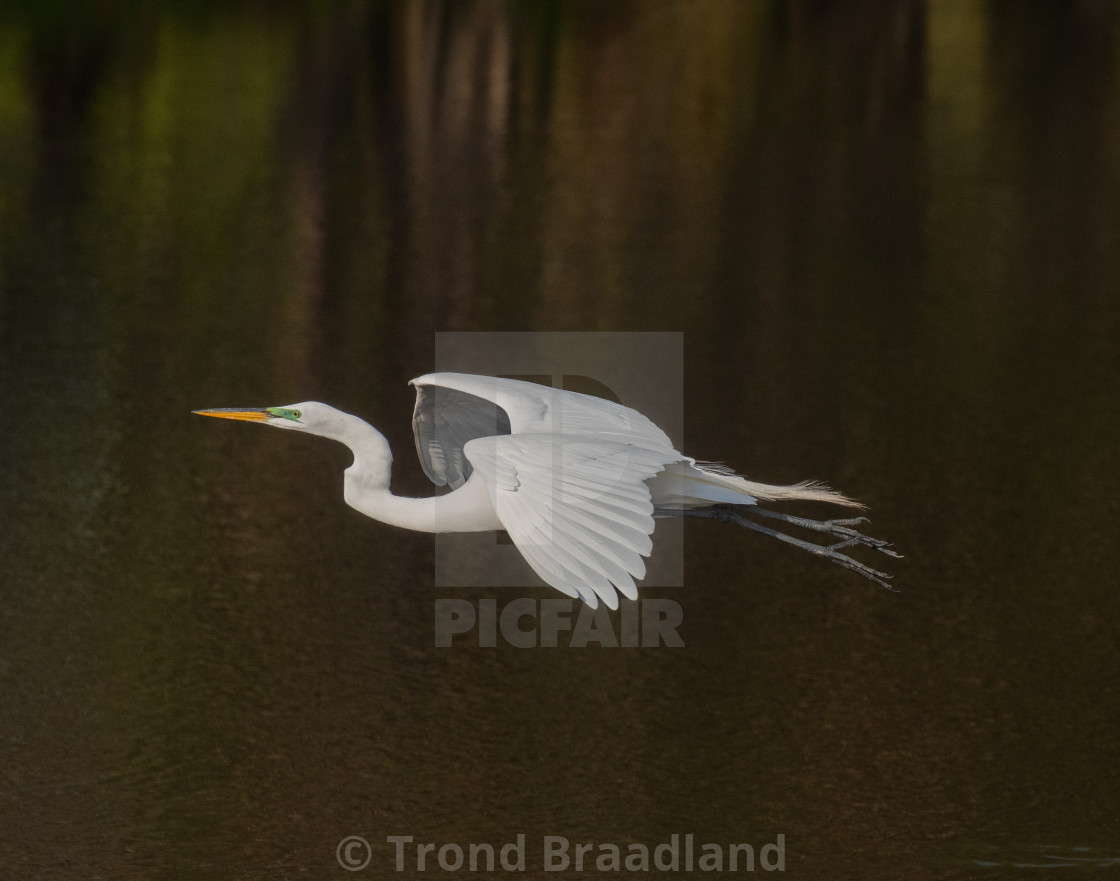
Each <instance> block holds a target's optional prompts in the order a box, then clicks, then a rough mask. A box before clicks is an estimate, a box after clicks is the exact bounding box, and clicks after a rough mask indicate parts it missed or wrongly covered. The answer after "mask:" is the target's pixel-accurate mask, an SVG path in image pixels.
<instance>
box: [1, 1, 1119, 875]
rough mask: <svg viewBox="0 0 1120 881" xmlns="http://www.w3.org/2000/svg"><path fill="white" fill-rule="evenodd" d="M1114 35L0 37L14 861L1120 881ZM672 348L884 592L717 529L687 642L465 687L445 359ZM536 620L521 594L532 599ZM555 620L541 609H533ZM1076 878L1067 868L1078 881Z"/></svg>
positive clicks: (383, 8) (687, 16)
mask: <svg viewBox="0 0 1120 881" xmlns="http://www.w3.org/2000/svg"><path fill="white" fill-rule="evenodd" d="M1118 27H1120V20H1118V18H1117V15H1116V8H1115V4H1113V3H1111V2H1107V0H1081V2H1071V3H1061V4H1059V3H1047V2H1041V0H1030V2H1001V0H990V2H966V0H961V2H951V0H936V2H933V0H931V2H921V0H884V2H879V3H866V2H863V3H861V2H851V3H823V2H811V0H794V2H777V0H774V2H767V0H756V2H749V3H747V2H741V3H740V2H729V0H691V2H669V0H649V2H642V3H637V2H620V3H611V4H603V3H592V2H565V0H554V2H542V3H532V4H529V3H520V4H517V3H499V2H456V3H436V2H428V3H425V2H343V3H322V4H300V3H294V2H292V3H260V2H254V3H185V2H170V0H168V2H163V3H151V4H133V3H126V2H113V0H110V2H104V3H97V4H63V3H57V2H49V3H36V4H30V3H24V4H20V3H14V4H6V5H5V6H4V7H3V8H2V9H0V386H2V391H3V398H2V401H3V411H2V416H0V418H2V419H3V429H2V431H0V475H2V480H0V524H2V525H0V570H2V572H0V708H2V709H0V713H2V715H0V769H2V771H0V865H4V866H5V867H7V870H8V871H10V872H11V873H12V876H13V877H16V876H19V877H36V878H69V877H87V878H110V877H112V878H139V877H144V878H197V877H213V876H215V875H219V874H220V875H223V876H228V877H238V878H275V877H279V876H284V877H290V876H296V875H307V876H315V877H334V876H336V875H339V876H341V875H342V874H344V873H343V870H342V869H341V868H340V867H339V866H338V864H337V862H336V855H335V848H336V845H337V844H338V842H339V841H340V840H341V839H343V838H344V837H346V836H348V835H361V836H363V837H365V838H367V839H368V840H369V841H370V842H371V843H372V845H373V849H374V853H373V861H372V863H371V865H370V866H369V868H368V869H366V870H365V873H364V875H365V876H366V877H399V876H397V875H396V873H395V872H394V871H393V867H392V847H391V846H390V845H388V844H386V843H385V838H386V836H389V835H413V836H415V837H416V839H417V840H418V841H431V842H436V843H443V842H459V843H461V844H466V843H470V842H483V841H485V842H492V843H496V844H501V843H504V842H506V841H511V840H513V838H514V836H515V835H516V834H518V833H524V834H526V835H527V840H528V842H529V845H528V866H527V868H528V869H529V871H528V872H527V873H526V874H527V875H529V876H535V875H537V874H539V871H538V870H539V868H540V839H541V836H542V835H545V834H553V835H565V836H567V837H569V838H570V839H571V840H572V841H573V842H574V841H596V842H604V841H607V842H615V843H620V844H622V845H625V844H626V843H629V842H645V843H648V844H649V845H651V846H652V845H655V844H657V843H660V842H662V841H665V840H667V839H668V836H669V835H670V834H672V833H679V834H681V835H683V834H685V833H694V834H695V835H696V836H697V840H698V841H713V842H721V843H731V842H739V841H746V842H752V843H755V844H756V845H761V844H765V843H767V842H770V841H773V840H775V838H776V836H777V835H778V834H779V833H781V834H783V835H784V836H785V843H786V844H785V847H786V871H787V872H788V873H789V874H790V875H792V876H796V877H802V878H810V879H813V878H832V879H835V878H849V877H851V878H857V877H858V878H899V877H909V878H950V877H969V878H997V877H1007V876H1008V873H1028V874H1030V873H1031V872H1032V871H1033V870H1032V869H1031V868H1029V867H1030V866H1035V865H1049V864H1050V863H1060V864H1061V866H1062V869H1061V871H1063V872H1072V873H1075V874H1078V875H1079V874H1080V872H1079V868H1082V867H1088V866H1101V865H1109V864H1113V863H1114V862H1115V859H1116V858H1117V856H1118V855H1120V835H1118V834H1117V826H1116V818H1117V816H1118V815H1120V762H1118V761H1117V758H1118V757H1117V742H1116V736H1115V722H1116V719H1117V718H1118V717H1117V703H1118V701H1120V690H1118V685H1120V657H1118V655H1120V639H1118V634H1117V621H1118V620H1120V614H1118V612H1120V609H1118V605H1120V600H1118V599H1117V591H1116V590H1115V582H1114V580H1113V579H1114V577H1115V575H1114V573H1115V571H1116V569H1117V564H1118V563H1120V559H1118V557H1120V554H1118V540H1117V530H1116V522H1117V519H1116V515H1117V512H1118V508H1117V502H1116V499H1117V497H1118V495H1120V486H1118V484H1120V468H1118V467H1117V461H1116V450H1117V437H1120V407H1118V406H1117V404H1118V402H1120V325H1118V319H1120V302H1118V298H1117V294H1116V292H1117V290H1120V249H1117V247H1116V243H1117V241H1120V139H1118V138H1117V136H1116V133H1117V132H1118V131H1120V126H1118V123H1120V118H1118V117H1120V68H1118V65H1117V47H1118V45H1120V31H1118ZM534 330H540V331H546V330H547V331H567V330H571V331H623V330H624V331H652V330H656V331H681V332H683V333H684V335H685V336H684V339H685V403H686V414H685V416H686V418H685V445H686V449H687V450H688V451H689V452H690V453H691V454H693V455H695V456H698V457H702V458H709V459H717V460H722V461H726V462H728V463H729V464H731V465H733V466H735V467H737V468H739V469H740V470H743V471H745V472H746V473H748V474H749V475H750V476H752V477H755V478H757V479H760V480H765V481H770V482H786V481H793V480H799V479H803V478H822V479H826V480H828V481H830V482H831V483H832V484H833V485H835V486H837V487H840V488H842V489H843V490H845V491H846V492H849V493H851V494H853V495H855V496H857V497H859V498H861V499H862V500H864V501H865V502H867V503H868V504H869V505H870V506H871V510H872V515H873V517H874V519H875V523H874V529H873V532H874V533H875V534H878V535H882V536H884V537H887V538H890V539H892V540H894V541H895V542H896V543H897V545H898V546H899V547H900V548H901V549H903V550H904V552H905V553H906V559H905V560H904V561H901V562H900V563H899V564H898V565H897V566H896V567H895V571H896V573H897V583H898V585H899V586H900V588H901V589H902V592H901V593H900V594H899V595H893V594H889V593H887V592H885V591H882V590H880V589H878V588H876V587H874V586H873V585H871V584H869V583H864V582H863V581H861V580H860V579H858V578H856V577H854V576H852V575H851V574H850V573H846V572H844V571H842V570H839V569H837V568H835V567H830V566H827V565H824V564H823V563H821V562H820V561H819V560H815V559H812V558H809V557H808V555H804V554H798V553H797V552H796V551H794V550H792V549H788V548H785V547H784V546H781V545H779V544H777V543H775V542H771V541H767V540H766V539H764V538H763V537H761V536H757V535H754V534H729V532H728V530H727V529H726V528H723V529H721V528H720V527H719V526H718V525H716V524H709V523H702V522H697V523H689V524H687V526H688V529H687V530H686V536H687V544H686V558H685V559H686V570H685V571H686V585H685V587H683V588H663V589H662V588H659V589H657V590H656V591H655V593H656V594H658V595H664V596H670V597H673V598H675V599H677V600H678V601H679V602H680V603H681V604H682V606H683V607H684V609H685V623H684V625H683V627H682V629H681V635H682V636H683V638H684V640H685V643H686V646H685V648H683V649H678V650H668V649H661V650H636V649H618V650H609V649H602V650H596V649H588V650H584V651H576V650H560V649H557V650H543V649H537V650H519V649H514V648H510V647H508V646H505V647H498V648H494V649H479V648H477V647H472V646H471V645H469V644H466V643H464V644H462V645H456V647H454V648H453V649H436V648H435V647H434V646H433V639H432V623H431V622H432V610H433V601H434V599H435V598H436V597H437V596H439V595H442V594H441V592H440V590H438V589H437V588H436V587H435V586H434V584H433V574H432V573H433V555H432V539H431V537H430V536H429V537H425V536H422V535H412V534H404V533H400V532H396V531H393V530H391V529H390V528H389V527H383V526H381V525H379V524H376V523H373V522H372V521H369V520H366V519H364V518H362V517H361V516H360V515H358V514H357V513H356V512H354V511H352V510H350V509H348V508H346V507H345V505H344V504H343V503H342V499H341V483H342V478H341V470H342V468H343V467H345V466H346V465H347V464H348V462H349V459H348V456H347V454H346V452H345V450H343V449H342V448H341V447H338V446H336V445H334V444H329V443H327V442H325V441H320V440H318V439H314V438H304V437H298V436H290V435H283V436H278V435H277V433H275V432H267V431H264V430H261V429H258V428H256V427H252V426H236V425H233V424H217V423H213V422H211V421H209V420H201V419H198V418H197V417H192V416H190V414H189V411H190V410H191V409H195V408H198V407H204V406H232V405H244V406H260V405H266V404H281V403H287V402H291V401H298V400H303V399H322V400H326V401H329V402H331V403H333V404H334V405H336V406H338V407H340V408H342V409H346V410H350V411H352V412H357V413H359V414H361V415H363V416H364V417H366V418H369V419H370V420H371V421H373V422H374V423H375V424H377V425H379V427H381V428H382V429H383V430H384V431H385V433H386V434H387V436H388V437H389V440H390V441H391V442H392V444H393V446H394V448H395V449H396V450H397V454H398V455H397V458H398V467H397V473H396V475H395V484H394V486H395V488H396V489H397V491H398V492H404V493H423V492H426V491H427V488H426V483H427V482H426V480H425V478H424V477H423V475H422V473H421V472H420V469H419V468H418V467H417V465H416V463H415V461H414V457H413V454H412V441H411V434H410V428H409V416H410V414H411V407H412V399H411V390H410V389H408V387H407V386H406V381H407V380H408V379H409V378H411V377H413V376H416V375H419V374H422V373H424V372H427V371H428V370H430V369H431V367H432V359H433V345H434V344H433V340H434V334H435V333H436V332H439V331H534ZM495 595H497V596H498V597H499V598H502V597H504V598H506V599H508V598H511V597H512V595H513V594H512V593H508V594H506V593H502V592H500V591H499V592H497V593H496V594H495ZM540 595H542V596H544V595H546V594H545V593H544V592H543V591H542V592H541V594H540ZM1048 861H1049V862H1048Z"/></svg>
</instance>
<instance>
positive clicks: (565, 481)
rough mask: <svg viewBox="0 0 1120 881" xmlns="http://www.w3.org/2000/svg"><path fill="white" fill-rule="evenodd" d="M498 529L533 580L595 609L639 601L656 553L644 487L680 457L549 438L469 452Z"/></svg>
mask: <svg viewBox="0 0 1120 881" xmlns="http://www.w3.org/2000/svg"><path fill="white" fill-rule="evenodd" d="M465 450H466V456H467V458H468V459H469V460H470V463H471V465H472V466H474V469H475V471H476V474H477V476H478V477H481V478H482V480H483V482H484V483H485V485H486V488H487V490H488V492H489V494H490V499H491V502H492V503H493V505H494V510H495V511H496V512H497V514H498V519H499V520H500V521H501V522H502V525H503V526H504V527H505V528H506V530H507V531H508V532H509V535H510V538H512V539H513V542H514V544H515V545H517V549H518V550H519V551H521V554H522V555H523V556H524V557H525V559H526V561H528V563H529V565H530V566H532V567H533V569H534V571H535V572H536V573H537V574H538V575H539V576H540V577H541V578H543V579H544V580H545V581H546V582H548V583H549V584H551V585H552V586H553V587H555V588H557V589H559V590H561V591H563V592H564V593H566V594H567V595H568V596H571V597H578V598H581V599H583V600H584V601H585V602H586V603H587V604H588V605H590V606H591V607H592V608H594V607H595V606H597V605H598V600H597V597H598V598H600V599H602V600H603V602H605V603H606V604H607V606H609V607H610V608H612V609H616V608H618V594H617V593H616V591H620V592H621V593H622V594H624V595H625V596H627V597H629V598H630V599H636V598H637V596H638V590H637V588H636V587H635V585H634V579H635V578H642V577H644V576H645V571H646V569H645V561H644V560H643V559H642V557H644V556H648V555H649V553H650V551H651V550H652V547H653V543H652V541H651V540H650V534H651V533H652V532H653V526H654V521H653V502H652V501H651V499H650V492H649V488H648V487H647V486H646V483H645V481H646V480H648V479H649V478H650V477H653V476H654V475H655V474H657V473H658V472H659V471H662V470H663V469H664V468H665V465H666V464H667V463H668V462H672V461H679V460H680V458H681V457H680V455H679V454H677V453H673V452H672V451H668V453H667V452H666V451H665V450H648V449H644V448H642V447H638V446H634V445H631V444H624V443H617V442H613V441H602V440H595V439H591V438H586V437H568V436H557V435H550V434H514V435H510V436H506V437H489V438H479V439H476V440H472V441H469V442H468V443H467V444H466V447H465Z"/></svg>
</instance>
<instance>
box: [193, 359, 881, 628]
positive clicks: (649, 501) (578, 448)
mask: <svg viewBox="0 0 1120 881" xmlns="http://www.w3.org/2000/svg"><path fill="white" fill-rule="evenodd" d="M410 385H413V386H415V387H416V408H415V410H414V412H413V415H412V428H413V432H414V434H415V437H416V452H417V453H418V454H419V456H420V462H421V464H422V465H423V467H424V471H425V473H427V475H428V477H430V478H431V480H432V482H433V483H435V484H436V485H437V486H448V485H449V486H450V487H451V488H452V491H451V492H449V493H447V494H445V495H439V496H434V497H430V498H404V497H401V496H395V495H393V493H392V492H391V491H390V489H389V476H390V471H391V469H392V463H393V457H392V453H391V452H390V450H389V444H388V442H387V441H386V440H385V437H384V436H383V435H382V434H381V433H380V432H379V431H377V429H375V428H374V427H373V426H371V425H369V424H368V423H366V422H364V421H363V420H361V419H359V418H358V417H357V416H351V415H350V414H349V413H343V412H342V411H340V410H336V409H335V408H334V407H330V406H328V405H327V404H321V403H319V402H317V401H307V402H305V403H301V404H289V405H288V406H285V407H266V408H263V409H219V410H195V411H194V412H195V413H198V414H200V415H202V416H217V417H219V418H222V419H239V420H246V421H251V422H262V423H264V424H266V425H272V426H275V427H276V428H287V429H291V430H293V431H305V432H308V433H309V434H317V435H319V436H320V437H327V438H331V439H333V440H336V441H341V442H342V443H344V444H346V446H348V447H349V448H350V450H351V451H352V452H353V454H354V462H353V464H352V465H351V466H350V467H349V468H347V469H346V474H345V483H344V495H345V499H346V503H347V504H348V505H350V506H351V507H353V508H356V509H357V510H358V511H361V512H362V513H363V514H365V515H367V516H369V517H372V518H373V519H375V520H380V521H382V522H384V523H389V524H392V525H394V526H400V527H403V528H405V529H414V530H418V531H421V532H489V531H492V530H499V529H504V530H506V531H507V532H508V533H509V535H510V538H511V539H512V540H513V542H514V544H515V545H516V546H517V548H518V549H519V550H520V551H521V553H522V555H523V556H524V557H525V560H526V561H527V562H528V563H529V565H530V566H531V567H532V568H533V569H534V570H535V571H536V573H537V574H538V575H539V576H540V577H541V578H543V579H544V580H545V581H546V582H547V583H549V584H551V585H552V586H553V587H555V588H557V589H559V590H560V591H562V592H564V593H565V594H567V595H568V596H571V597H577V598H580V599H582V600H583V601H584V602H586V603H587V604H588V605H590V606H591V607H592V608H594V607H596V606H597V605H598V600H599V599H602V600H603V602H605V603H606V604H607V605H608V606H609V607H610V608H612V609H615V608H617V607H618V595H617V593H616V591H619V592H621V593H622V594H623V595H625V596H626V597H628V598H630V599H636V598H637V596H638V591H637V588H636V587H635V585H634V579H635V578H637V579H641V578H643V577H644V576H645V562H644V561H643V560H642V557H645V556H649V554H650V552H651V550H652V547H653V544H652V541H651V539H650V535H651V534H652V533H653V529H654V517H655V516H669V515H689V516H695V517H710V518H713V519H716V520H720V521H723V522H726V523H735V524H738V525H740V526H745V527H747V528H749V529H753V530H756V531H758V532H762V533H765V534H766V535H771V536H773V537H775V538H777V539H780V540H781V541H784V542H788V543H789V544H792V545H795V546H796V547H799V548H803V549H805V550H808V551H811V552H812V553H814V554H817V555H819V556H822V557H824V558H826V559H828V560H831V561H833V562H834V563H838V564H839V565H841V566H843V567H845V568H847V569H851V570H852V571H853V572H858V573H859V574H860V575H863V576H865V577H867V578H870V579H871V580H872V581H875V582H877V583H878V584H881V585H882V586H883V587H889V585H887V583H886V579H888V578H890V576H889V575H887V574H885V573H883V572H879V571H877V570H875V569H872V568H870V567H868V566H866V565H864V564H863V563H860V562H858V561H856V560H854V559H852V558H851V557H848V556H846V555H844V554H841V553H840V551H841V550H842V549H843V548H847V547H851V546H853V545H866V546H868V547H871V548H874V549H875V550H877V551H881V552H882V553H884V554H889V555H890V556H893V557H897V556H899V554H897V553H895V552H894V551H893V550H891V549H890V545H889V544H888V543H887V542H885V541H881V540H879V539H875V538H871V537H869V536H866V535H863V534H861V533H859V532H857V531H856V530H855V529H853V528H852V527H854V526H856V525H858V524H859V523H861V522H866V520H867V518H866V517H856V518H852V519H843V520H810V519H806V518H802V517H792V516H790V515H788V514H783V513H779V512H778V511H772V510H769V509H767V508H763V507H760V506H759V505H758V502H759V500H763V501H768V502H782V501H787V500H793V499H802V500H809V501H818V502H831V503H833V504H837V505H846V506H849V507H857V508H858V507H863V506H862V505H860V504H859V503H858V502H854V501H852V500H851V499H848V498H846V497H845V496H843V495H841V494H840V493H838V492H835V491H833V490H831V489H829V488H828V487H826V486H823V485H821V484H818V483H812V482H803V483H798V484H794V485H792V486H770V485H768V484H764V483H755V482H753V481H750V480H746V479H745V478H743V477H740V476H738V475H736V474H735V473H734V472H732V471H731V470H730V469H727V468H725V467H723V466H720V465H713V464H710V463H704V462H698V461H697V460H695V459H692V458H690V457H688V456H685V455H683V454H681V453H680V452H678V451H677V450H675V449H674V448H673V444H672V442H671V441H670V440H669V438H668V437H667V436H666V435H665V433H664V432H663V431H662V430H661V429H660V428H658V427H657V426H656V425H654V424H653V423H652V422H651V421H650V420H649V419H647V418H646V417H645V416H643V415H642V414H641V413H639V412H637V411H636V410H632V409H630V408H629V407H624V406H622V405H621V404H616V403H614V402H613V401H607V400H604V399H602V398H596V397H591V396H589V395H582V394H577V393H576V392H570V391H564V390H561V389H555V388H549V387H546V386H541V385H537V384H535V383H531V382H522V381H519V380H514V379H499V378H495V377H490V376H473V375H469V374H463V373H432V374H429V375H427V376H421V377H419V378H418V379H414V380H412V382H411V383H410ZM748 513H749V514H754V515H759V516H761V517H764V518H769V519H772V520H779V521H782V522H783V523H787V524H790V525H792V526H797V527H802V528H805V529H809V530H814V531H816V532H820V533H823V534H825V535H827V536H831V537H833V538H836V539H839V540H838V541H837V542H835V543H833V544H825V545H820V544H815V543H813V542H809V541H804V540H802V539H799V538H795V537H794V536H791V535H786V534H785V533H782V532H778V531H777V530H775V529H771V528H770V527H768V526H764V525H763V524H761V523H757V522H755V521H753V520H749V519H747V517H746V516H744V515H745V514H748Z"/></svg>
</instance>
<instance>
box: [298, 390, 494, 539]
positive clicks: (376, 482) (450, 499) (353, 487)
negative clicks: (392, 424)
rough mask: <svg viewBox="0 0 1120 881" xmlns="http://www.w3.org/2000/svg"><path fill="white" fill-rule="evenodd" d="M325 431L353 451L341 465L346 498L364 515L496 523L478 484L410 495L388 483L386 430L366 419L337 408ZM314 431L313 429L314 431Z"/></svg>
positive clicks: (447, 525) (447, 523)
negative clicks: (348, 462)
mask: <svg viewBox="0 0 1120 881" xmlns="http://www.w3.org/2000/svg"><path fill="white" fill-rule="evenodd" d="M338 415H339V418H338V419H336V420H333V424H332V425H331V426H330V428H329V433H327V432H326V431H324V432H323V436H324V437H330V438H332V439H334V440H337V441H341V442H342V443H344V444H346V446H348V447H349V448H350V450H351V451H352V452H353V453H354V464H352V465H351V466H350V467H349V468H347V469H346V472H345V482H344V486H343V493H344V497H345V499H346V504H348V505H350V507H352V508H354V509H355V510H358V511H360V512H361V513H363V514H365V515H366V516H367V517H372V518H373V519H374V520H380V521H381V522H382V523H388V524H390V525H391V526H400V527H402V528H403V529H412V530H415V531H417V532H476V531H489V530H492V529H500V528H501V524H500V523H498V521H497V518H496V516H495V515H494V513H493V507H492V506H491V505H490V503H489V500H488V497H487V495H486V493H485V490H484V488H483V487H482V486H481V484H478V483H477V482H475V485H474V486H470V485H468V486H464V487H461V488H460V489H457V490H455V491H454V492H451V493H448V494H447V495H444V496H431V497H429V498H423V499H415V498H408V497H406V496H395V495H393V493H392V491H391V490H390V489H389V481H390V478H391V476H392V471H393V454H392V451H391V450H390V449H389V442H388V441H387V440H385V436H384V435H383V434H382V433H381V432H380V431H378V430H377V429H376V428H374V427H373V426H372V425H370V424H369V423H368V422H365V421H363V420H361V419H359V418H358V417H357V416H351V415H350V414H349V413H342V412H341V411H338ZM316 433H318V432H316Z"/></svg>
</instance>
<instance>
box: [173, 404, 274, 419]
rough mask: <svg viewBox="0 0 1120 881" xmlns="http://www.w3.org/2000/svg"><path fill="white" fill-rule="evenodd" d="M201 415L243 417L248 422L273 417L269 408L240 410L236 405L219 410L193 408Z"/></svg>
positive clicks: (228, 417) (221, 417)
mask: <svg viewBox="0 0 1120 881" xmlns="http://www.w3.org/2000/svg"><path fill="white" fill-rule="evenodd" d="M191 412H192V413H197V414H198V415H199V416H216V417H218V418H219V419H241V420H243V421H247V422H265V421H267V420H268V419H270V418H272V414H271V413H269V412H268V411H267V410H259V409H258V410H239V409H237V408H235V407H225V408H222V409H218V410H191Z"/></svg>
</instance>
